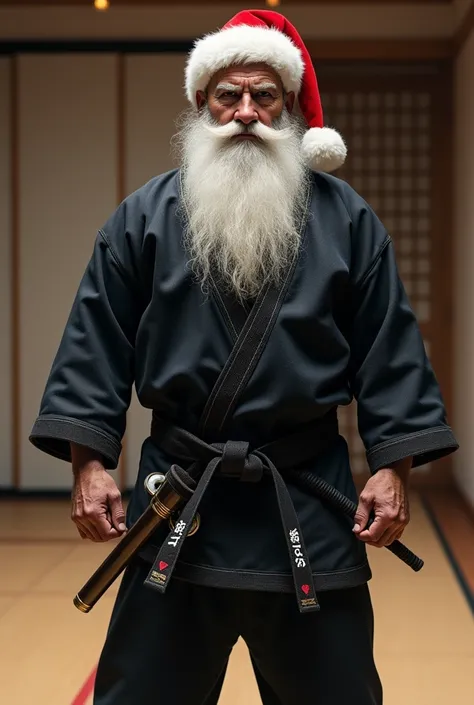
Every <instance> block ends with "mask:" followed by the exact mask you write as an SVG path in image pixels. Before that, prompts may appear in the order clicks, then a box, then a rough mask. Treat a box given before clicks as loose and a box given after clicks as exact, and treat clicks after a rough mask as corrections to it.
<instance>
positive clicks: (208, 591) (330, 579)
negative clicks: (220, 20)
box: [31, 11, 457, 705]
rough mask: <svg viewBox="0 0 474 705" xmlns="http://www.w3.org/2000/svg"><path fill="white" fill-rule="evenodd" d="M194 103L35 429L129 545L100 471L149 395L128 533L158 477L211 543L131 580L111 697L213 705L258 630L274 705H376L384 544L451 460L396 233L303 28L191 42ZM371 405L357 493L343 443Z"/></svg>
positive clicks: (245, 21) (90, 276)
mask: <svg viewBox="0 0 474 705" xmlns="http://www.w3.org/2000/svg"><path fill="white" fill-rule="evenodd" d="M186 91H187V96H188V98H189V100H190V102H191V104H192V108H191V111H190V112H189V114H187V115H186V118H185V119H184V121H183V124H182V125H181V127H180V131H179V133H178V135H177V138H176V145H177V147H178V150H179V152H178V153H179V155H180V168H179V169H177V170H173V171H171V172H170V173H166V174H163V175H160V176H158V177H156V178H154V179H152V180H151V181H150V182H149V183H148V184H146V185H145V186H143V187H142V188H140V189H138V191H137V192H135V193H133V194H131V195H130V196H129V197H128V198H126V199H125V201H124V202H123V203H122V204H121V205H120V206H119V207H118V209H117V210H116V212H115V213H114V214H113V215H112V216H111V217H110V219H109V220H108V222H107V223H106V224H105V225H104V227H103V228H102V229H101V230H100V231H99V233H98V236H97V240H96V244H95V247H94V251H93V254H92V258H91V261H90V263H89V265H88V267H87V270H86V273H85V275H84V278H83V280H82V282H81V284H80V287H79V291H78V294H77V298H76V300H75V302H74V305H73V308H72V312H71V316H70V318H69V321H68V323H67V326H66V329H65V332H64V336H63V339H62V341H61V345H60V348H59V351H58V354H57V357H56V359H55V362H54V364H53V368H52V370H51V374H50V377H49V380H48V383H47V387H46V391H45V395H44V398H43V401H42V404H41V410H40V414H39V417H38V419H37V421H36V423H35V425H34V428H33V431H32V434H31V440H32V442H33V443H34V444H36V446H37V447H39V448H40V449H42V450H44V451H45V452H48V453H50V454H51V455H54V456H56V457H59V458H63V459H64V460H66V461H68V462H72V468H73V478H74V487H73V499H72V506H73V520H74V521H75V522H76V524H77V527H78V530H79V533H80V534H81V536H82V537H83V538H88V539H91V540H93V541H106V540H108V539H111V538H116V537H118V536H120V535H121V534H122V533H123V531H124V530H125V517H124V513H123V509H122V504H121V498H120V493H119V491H118V489H117V487H116V485H115V483H114V481H113V480H112V478H111V477H110V475H109V474H108V472H107V471H108V470H109V469H111V468H114V467H116V465H117V461H118V458H119V455H120V451H121V439H122V437H123V434H124V430H125V417H126V412H127V408H128V406H129V403H130V396H131V389H132V385H133V384H134V383H135V385H136V389H137V394H138V398H139V400H140V402H141V403H142V404H143V405H144V406H145V407H147V408H149V409H150V410H153V423H152V426H151V431H150V437H148V438H146V439H144V443H143V448H142V455H141V461H140V467H139V470H138V476H137V482H136V486H135V489H134V491H133V495H132V497H131V501H130V504H129V507H128V512H127V525H128V526H129V527H130V526H131V525H132V524H133V523H134V522H135V521H136V520H137V518H138V517H139V516H140V514H141V513H142V512H143V511H144V510H145V508H146V506H147V505H148V502H149V499H150V497H149V494H148V493H147V491H146V489H145V481H146V479H147V478H148V477H149V476H150V474H152V473H163V474H165V473H166V472H167V471H168V469H169V468H170V466H172V465H173V464H177V465H179V466H180V467H181V468H182V473H184V475H186V473H188V475H189V477H191V480H192V478H193V477H194V478H195V480H196V483H195V484H194V485H193V487H194V490H193V491H194V494H193V495H192V499H190V500H189V504H188V505H185V507H184V508H183V510H182V514H181V518H182V522H181V524H182V527H181V529H183V527H188V526H190V520H191V519H192V518H196V517H197V516H198V515H199V518H200V524H199V525H198V526H199V528H198V530H197V531H196V532H192V535H190V534H189V533H188V529H187V528H186V531H185V532H184V534H183V531H182V530H178V528H177V525H176V529H175V532H177V533H178V537H176V538H175V539H174V540H173V539H172V538H170V536H171V534H172V533H173V530H172V529H170V526H168V524H167V523H164V524H163V525H161V526H160V527H159V529H158V530H157V531H156V535H154V536H153V540H152V541H150V542H149V543H148V544H147V546H146V547H145V548H144V549H143V550H142V551H141V553H140V556H137V557H136V558H135V559H134V560H133V562H132V564H131V565H130V566H129V567H128V568H127V570H126V572H125V574H124V577H123V580H122V583H121V586H120V591H119V594H118V598H117V601H116V604H115V607H114V611H113V614H112V618H111V623H110V628H109V630H108V634H107V638H106V641H105V645H104V648H103V652H102V655H101V658H100V663H99V668H98V673H97V679H96V686H95V696H94V698H95V699H94V703H95V705H152V703H153V704H154V703H157V702H163V703H172V704H173V705H200V704H204V703H205V704H206V705H212V704H215V703H217V702H218V699H219V693H220V689H221V686H222V682H223V679H224V676H225V672H226V665H227V662H228V658H229V654H230V652H231V650H232V648H233V646H234V644H235V642H236V640H237V639H238V638H239V636H241V637H242V638H243V639H244V640H245V641H246V643H247V645H248V647H249V650H250V654H251V658H252V663H253V666H254V669H255V674H256V677H257V681H258V685H259V688H260V692H261V695H262V700H263V702H264V703H265V705H269V704H270V705H272V704H273V705H276V704H278V703H280V704H281V705H295V703H300V702H301V703H316V702H317V703H320V704H321V705H347V703H349V702H350V703H351V704H352V705H379V704H380V703H381V702H382V688H381V684H380V680H379V677H378V673H377V669H376V666H375V663H374V657H373V614H372V606H371V601H370V595H369V591H368V586H367V583H368V580H369V579H370V577H371V573H370V568H369V565H368V563H367V557H366V544H370V545H372V546H378V547H382V546H387V545H389V544H391V543H392V542H393V541H394V540H395V539H398V538H400V537H401V535H402V532H403V530H404V528H405V526H406V525H407V523H408V520H409V507H408V497H407V487H408V480H409V475H410V470H411V468H412V467H415V466H418V465H421V464H423V463H426V462H428V461H433V460H436V459H437V458H439V457H441V456H442V455H445V454H447V453H451V452H453V451H454V450H455V449H456V448H457V443H456V440H455V438H454V437H453V434H452V432H451V429H450V428H449V426H448V425H447V423H446V418H445V410H444V407H443V401H442V399H441V396H440V391H439V389H438V385H437V382H436V379H435V376H434V374H433V371H432V369H431V366H430V363H429V361H428V360H427V358H426V355H425V350H424V346H423V341H422V338H421V335H420V331H419V328H418V325H417V322H416V320H415V317H414V315H413V312H412V310H411V308H410V305H409V302H408V300H407V297H406V295H405V292H404V289H403V287H402V284H401V282H400V279H399V276H398V272H397V266H396V262H395V257H394V250H393V244H392V241H391V239H390V236H389V235H388V234H387V233H386V232H385V230H384V228H383V225H382V224H381V223H380V221H379V220H378V219H377V217H376V215H375V214H374V213H373V212H372V210H371V209H370V207H369V206H368V205H367V204H366V203H365V202H364V201H363V200H362V199H361V198H360V197H359V196H358V195H357V194H356V193H355V192H354V191H353V190H352V189H351V188H350V186H349V185H347V184H346V183H344V182H343V181H341V180H339V179H337V178H335V177H334V176H330V175H329V174H328V172H331V171H333V170H334V169H336V168H337V167H338V166H340V165H341V164H342V163H343V161H344V159H345V156H346V149H345V145H344V142H343V140H342V138H341V137H340V136H339V135H338V134H337V133H336V132H335V131H334V130H332V129H329V128H326V127H324V124H323V116H322V110H321V105H320V102H319V95H318V87H317V82H316V76H315V74H314V69H313V67H312V64H311V61H310V57H309V55H308V52H307V51H306V49H305V47H304V44H303V43H302V41H301V39H300V37H299V36H298V34H297V32H296V30H295V29H294V27H292V26H291V25H290V23H289V22H288V21H287V20H286V19H285V18H283V17H282V16H281V15H278V14H276V13H273V12H266V11H252V12H242V13H239V14H238V15H236V17H234V18H233V19H232V20H231V22H229V23H228V25H226V26H225V27H224V28H223V30H222V31H220V32H216V33H215V34H212V35H209V36H207V37H205V38H204V39H202V40H201V41H199V42H197V44H196V46H195V47H194V49H193V51H192V53H191V56H190V58H189V62H188V64H187V68H186ZM297 103H298V104H299V109H300V112H301V115H300V116H298V115H297V110H296V107H297ZM271 297H274V298H273V299H272V298H271ZM269 301H273V303H272V304H271V310H269V312H268V313H269V316H268V320H266V319H265V315H266V313H265V315H264V314H263V313H262V311H266V309H268V308H269V303H268V302H269ZM272 316H273V318H272ZM252 317H254V318H253V319H252ZM262 317H263V318H262ZM251 320H253V323H252V326H254V328H253V329H249V328H246V325H247V326H250V323H249V321H251ZM261 320H264V323H265V326H264V327H262V328H261V330H260V329H258V326H259V325H262V323H261ZM272 326H273V327H272ZM242 331H244V333H245V335H244V334H243V333H242ZM245 331H246V332H245ZM252 331H253V332H252ZM255 331H257V332H255ZM242 335H243V337H242ZM236 341H237V343H236ZM259 345H260V347H259ZM252 346H254V347H255V351H253V347H252ZM249 350H250V351H251V353H252V354H250V353H249V352H248V351H249ZM232 351H233V352H232ZM231 352H232V355H231ZM234 354H235V358H238V359H239V360H242V359H245V354H248V364H247V363H245V364H243V363H242V364H241V368H242V369H237V368H236V367H234V368H233V367H232V365H231V362H232V360H233V359H234ZM239 356H240V357H239ZM242 356H244V357H242ZM229 365H230V368H229V369H231V373H229V374H228V376H227V378H226V379H223V380H222V381H219V383H218V384H217V385H216V382H217V380H218V378H219V380H221V379H222V378H220V377H219V375H220V374H221V373H222V371H223V370H224V368H227V367H228V366H229ZM239 375H240V376H239ZM224 388H225V390H226V394H227V396H226V395H225V394H223V392H222V390H223V389H224ZM229 389H230V390H231V391H230V392H229V391H228V390H229ZM223 397H225V398H224V402H223V401H222V399H223ZM353 398H355V399H356V400H357V402H358V420H359V429H360V434H361V437H362V439H363V442H364V444H365V447H366V450H367V459H368V464H369V467H370V470H371V477H370V479H369V480H368V482H367V485H366V487H365V489H364V490H363V492H362V494H361V496H360V498H357V496H356V492H355V487H354V483H353V480H352V476H351V471H350V465H349V458H348V450H347V445H346V443H345V441H344V439H343V438H342V437H341V436H340V435H339V434H338V432H337V417H336V409H337V406H339V405H345V404H348V403H350V402H351V400H352V399H353ZM222 404H223V406H220V405H222ZM295 437H296V438H297V439H299V441H298V442H295ZM206 444H207V445H206ZM203 448H204V450H202V449H203ZM275 448H277V451H275ZM278 449H279V450H278ZM201 450H202V454H203V455H202V457H201V455H200V453H201ZM206 453H207V454H208V456H209V457H208V456H206V461H205V462H204V461H203V459H202V458H203V457H204V456H205V455H206ZM213 453H215V454H216V457H212V454H213ZM186 459H187V461H186ZM207 461H209V462H207ZM197 470H199V472H198V473H197ZM308 470H310V471H312V474H314V475H319V476H321V477H323V478H324V479H325V480H326V481H327V482H329V483H330V484H331V485H333V486H334V487H336V488H337V489H338V490H339V491H341V492H342V493H344V494H345V495H347V496H348V497H349V498H350V499H352V500H353V501H355V502H357V503H358V509H357V514H356V517H355V521H354V522H351V520H347V518H346V517H344V516H342V514H339V513H338V512H337V511H335V510H334V509H333V508H331V507H330V506H329V505H327V504H326V503H325V502H324V501H323V500H321V499H319V498H318V497H317V496H316V495H314V494H312V493H311V492H309V491H308V490H305V489H304V488H303V487H302V485H301V484H299V483H298V477H299V475H298V473H300V474H301V473H303V471H308ZM291 471H293V475H292V476H291V477H290V474H291ZM193 473H194V475H193ZM196 473H197V474H196ZM184 475H183V474H182V476H184ZM285 476H286V480H285ZM301 476H302V475H301ZM192 502H194V504H193V507H192V511H191V508H190V507H191V503H192ZM198 509H199V511H198ZM186 512H187V514H186ZM371 514H372V516H373V517H375V518H374V521H373V522H372V523H370V522H369V517H370V516H371ZM188 515H189V516H188ZM185 516H186V521H184V517H185ZM194 526H196V525H194ZM282 526H283V530H282ZM180 531H181V533H180ZM170 532H171V534H170ZM152 564H153V565H154V566H155V567H156V570H155V571H154V570H153V568H152ZM156 574H158V575H159V580H161V581H162V583H160V586H161V587H160V588H159V589H158V591H157V590H154V589H153V587H154V581H155V578H154V577H153V576H156ZM171 575H172V577H171ZM165 585H166V589H165V587H164V586H165ZM159 592H162V593H164V594H159Z"/></svg>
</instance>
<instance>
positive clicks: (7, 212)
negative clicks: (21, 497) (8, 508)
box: [0, 58, 12, 487]
mask: <svg viewBox="0 0 474 705" xmlns="http://www.w3.org/2000/svg"><path fill="white" fill-rule="evenodd" d="M10 62H11V60H10V59H8V58H0V331H1V333H0V487H8V486H10V484H11V481H12V431H11V411H12V408H11V407H12V405H11V378H12V364H11V316H12V310H11V306H12V301H11V236H12V231H11V215H12V213H11V203H12V198H11V184H10V151H11V150H10V145H11V136H12V135H11V119H10V118H11V105H10V77H11V75H10V73H11V65H10Z"/></svg>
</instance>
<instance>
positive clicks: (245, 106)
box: [196, 64, 294, 140]
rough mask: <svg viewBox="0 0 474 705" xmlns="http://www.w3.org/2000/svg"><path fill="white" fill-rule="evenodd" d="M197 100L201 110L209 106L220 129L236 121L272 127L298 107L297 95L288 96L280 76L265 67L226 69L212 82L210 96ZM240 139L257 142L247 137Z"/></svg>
mask: <svg viewBox="0 0 474 705" xmlns="http://www.w3.org/2000/svg"><path fill="white" fill-rule="evenodd" d="M196 97H197V104H198V108H199V109H201V108H202V107H203V105H204V104H205V103H206V102H207V106H208V109H209V112H210V115H211V117H212V118H213V119H214V120H215V121H216V122H217V123H218V124H219V125H226V124H228V123H230V122H232V121H237V122H241V123H243V124H244V125H250V124H251V123H252V122H256V121H259V122H261V123H263V124H264V125H266V126H267V127H271V126H272V123H273V121H274V120H275V119H277V118H279V117H280V116H281V114H282V111H283V108H284V107H286V108H287V110H288V112H290V113H291V111H292V109H293V104H294V94H293V93H288V94H286V95H285V94H284V92H283V87H282V83H281V80H280V78H279V76H278V75H277V73H276V72H275V71H274V70H273V69H271V68H270V67H268V66H266V65H265V64H253V65H247V66H232V67H229V68H227V69H222V70H221V71H219V72H218V73H216V74H215V75H214V76H213V78H212V79H211V81H210V83H209V85H208V87H207V95H206V93H204V92H203V91H198V93H197V95H196ZM236 139H240V140H242V139H256V138H255V137H254V136H253V135H250V134H243V135H238V136H236Z"/></svg>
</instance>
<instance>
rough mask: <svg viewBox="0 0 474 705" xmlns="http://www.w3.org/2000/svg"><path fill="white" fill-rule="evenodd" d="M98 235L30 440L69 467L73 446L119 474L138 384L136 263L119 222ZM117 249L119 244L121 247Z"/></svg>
mask: <svg viewBox="0 0 474 705" xmlns="http://www.w3.org/2000/svg"><path fill="white" fill-rule="evenodd" d="M109 228H110V231H108V232H106V231H105V230H101V231H99V233H98V235H97V238H96V241H95V245H94V247H93V252H92V256H91V258H90V261H89V263H88V266H87V268H86V271H85V273H84V275H83V278H82V280H81V282H80V285H79V288H78V291H77V294H76V297H75V300H74V302H73V305H72V310H71V312H70V315H69V318H68V321H67V324H66V327H65V330H64V332H63V335H62V339H61V342H60V345H59V349H58V351H57V354H56V357H55V359H54V362H53V365H52V368H51V371H50V375H49V378H48V380H47V384H46V389H45V391H44V394H43V398H42V401H41V405H40V412H39V416H38V418H37V419H36V422H35V424H34V426H33V429H32V431H31V434H30V441H31V442H32V443H33V444H34V445H35V446H36V447H37V448H39V449H40V450H42V451H44V452H46V453H49V454H50V455H52V456H54V457H56V458H60V459H62V460H65V461H69V462H71V453H70V445H69V444H70V442H71V441H73V442H75V443H78V444H80V445H83V446H87V447H88V448H91V449H93V450H95V451H97V452H99V453H100V454H101V455H102V457H103V462H104V466H105V467H106V468H108V469H114V468H115V467H116V466H117V464H118V459H119V456H120V453H121V449H122V437H123V434H124V432H125V426H126V413H127V410H128V407H129V405H130V400H131V391H132V385H133V382H134V341H135V335H136V330H137V326H138V323H139V320H140V317H141V307H142V305H141V299H140V297H139V296H138V294H137V291H135V279H136V274H134V270H133V266H132V258H131V257H130V258H129V261H128V262H127V261H126V257H127V254H126V253H127V252H128V251H129V250H130V247H129V246H128V245H127V238H126V237H125V235H124V237H123V238H122V237H121V235H122V233H121V232H120V230H121V218H120V217H118V216H115V217H114V218H113V219H111V220H110V221H109ZM116 243H118V244H116Z"/></svg>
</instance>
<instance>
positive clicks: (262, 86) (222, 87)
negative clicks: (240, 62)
mask: <svg viewBox="0 0 474 705" xmlns="http://www.w3.org/2000/svg"><path fill="white" fill-rule="evenodd" d="M253 89H254V90H256V91H268V90H274V91H276V90H278V88H277V86H276V84H275V83H272V82H270V81H266V82H264V83H259V84H257V85H255V86H253ZM217 91H232V92H234V93H242V88H241V87H240V86H236V85H234V84H233V83H219V84H218V85H217V87H216V92H217Z"/></svg>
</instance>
